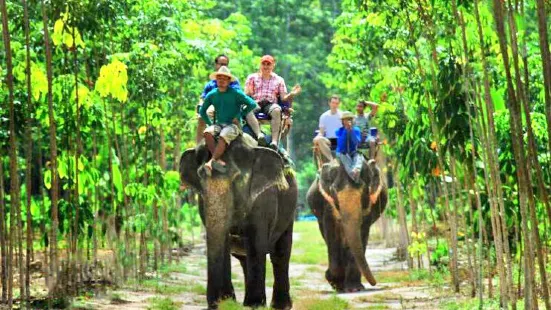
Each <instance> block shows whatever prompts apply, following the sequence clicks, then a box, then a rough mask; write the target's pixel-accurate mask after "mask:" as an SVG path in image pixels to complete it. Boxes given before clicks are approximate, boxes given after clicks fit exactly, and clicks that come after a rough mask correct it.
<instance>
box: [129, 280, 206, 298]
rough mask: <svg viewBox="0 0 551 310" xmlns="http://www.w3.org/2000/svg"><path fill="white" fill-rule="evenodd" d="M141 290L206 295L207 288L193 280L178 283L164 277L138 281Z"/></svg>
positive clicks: (169, 293)
mask: <svg viewBox="0 0 551 310" xmlns="http://www.w3.org/2000/svg"><path fill="white" fill-rule="evenodd" d="M137 285H138V287H139V289H140V290H143V289H145V290H148V291H152V292H155V293H156V294H161V295H177V294H182V293H194V294H200V295H205V294H206V293H207V289H206V288H205V286H204V285H203V284H199V283H195V282H192V281H184V282H178V283H167V282H163V280H162V279H149V280H145V281H142V282H139V283H137Z"/></svg>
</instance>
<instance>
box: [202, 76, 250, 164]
mask: <svg viewBox="0 0 551 310" xmlns="http://www.w3.org/2000/svg"><path fill="white" fill-rule="evenodd" d="M211 78H212V79H216V82H217V88H216V89H214V90H212V91H211V92H209V94H208V95H207V96H206V97H205V101H204V103H203V105H202V106H201V109H200V110H199V114H200V115H201V118H202V119H203V120H204V121H205V123H206V124H207V125H209V127H207V128H206V129H205V131H204V137H205V142H206V144H207V147H208V148H209V151H210V153H211V154H212V158H211V160H210V161H208V162H207V163H206V164H205V167H206V168H207V173H209V174H210V172H211V171H212V169H213V168H215V169H217V170H219V171H220V172H224V171H225V170H226V163H225V162H224V161H223V160H222V159H221V157H222V155H223V154H224V151H225V150H226V147H227V146H228V145H229V144H230V143H231V142H232V141H233V140H235V138H237V136H239V135H240V134H241V129H240V127H239V119H240V117H241V113H242V111H241V107H242V106H246V108H245V111H244V112H243V114H248V113H250V112H252V111H253V110H254V109H255V108H256V103H255V102H254V101H253V100H252V99H251V98H250V97H248V96H246V95H245V94H244V93H243V92H241V91H240V90H236V89H234V88H231V87H228V86H229V84H230V82H232V81H235V80H236V79H235V77H234V76H233V75H232V74H231V72H230V70H229V69H228V68H227V67H220V69H219V70H218V71H217V72H214V73H212V74H211ZM210 106H214V108H215V116H216V117H215V122H214V123H213V122H212V121H211V119H210V118H209V116H208V114H207V110H208V108H209V107H210ZM252 121H253V122H257V120H256V118H255V119H254V120H252ZM257 126H258V123H257ZM216 137H220V138H219V139H218V143H216V141H215V138H216Z"/></svg>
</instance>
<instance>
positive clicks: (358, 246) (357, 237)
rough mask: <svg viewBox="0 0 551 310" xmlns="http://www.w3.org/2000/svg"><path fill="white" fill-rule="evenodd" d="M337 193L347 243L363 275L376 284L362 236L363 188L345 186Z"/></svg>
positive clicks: (372, 283) (370, 282)
mask: <svg viewBox="0 0 551 310" xmlns="http://www.w3.org/2000/svg"><path fill="white" fill-rule="evenodd" d="M337 195H338V200H339V206H340V213H341V217H342V228H343V232H344V237H345V239H346V243H347V245H348V247H349V248H350V252H351V253H352V256H353V257H354V260H355V261H356V265H357V266H358V269H360V271H361V273H362V275H363V276H364V277H365V278H366V280H367V282H369V284H371V285H376V284H377V281H376V280H375V278H374V277H373V274H372V273H371V270H370V269H369V265H368V264H367V260H366V259H365V249H364V247H363V240H362V236H361V231H362V230H361V229H362V218H363V217H362V205H361V197H362V190H361V189H352V188H345V189H344V190H343V191H341V192H340V193H338V194H337Z"/></svg>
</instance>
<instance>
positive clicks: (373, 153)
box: [369, 140, 377, 159]
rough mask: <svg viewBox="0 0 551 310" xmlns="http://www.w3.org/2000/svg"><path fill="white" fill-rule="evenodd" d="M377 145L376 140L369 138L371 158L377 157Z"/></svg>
mask: <svg viewBox="0 0 551 310" xmlns="http://www.w3.org/2000/svg"><path fill="white" fill-rule="evenodd" d="M376 147H377V142H376V141H375V140H369V159H375V155H376V154H375V151H376V150H375V148H376Z"/></svg>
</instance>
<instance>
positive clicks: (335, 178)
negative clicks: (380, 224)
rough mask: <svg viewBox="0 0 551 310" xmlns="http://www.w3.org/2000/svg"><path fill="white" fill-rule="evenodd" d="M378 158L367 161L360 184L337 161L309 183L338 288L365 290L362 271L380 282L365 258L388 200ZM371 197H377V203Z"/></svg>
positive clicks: (328, 274)
mask: <svg viewBox="0 0 551 310" xmlns="http://www.w3.org/2000/svg"><path fill="white" fill-rule="evenodd" d="M381 176H382V174H381V172H380V170H379V168H378V166H377V165H376V163H375V161H369V162H364V164H363V167H362V171H361V177H360V179H361V180H360V182H359V184H356V183H354V182H353V181H352V180H351V179H350V177H349V176H348V174H347V173H346V171H345V170H344V167H342V165H340V164H339V163H338V162H337V161H333V162H331V163H329V164H325V165H324V166H323V167H322V170H321V173H320V176H319V177H318V178H316V180H315V181H314V182H313V183H312V185H311V186H310V189H309V190H308V194H307V200H308V204H309V206H310V208H311V210H312V212H313V213H314V215H315V216H316V217H317V219H318V225H319V229H320V232H321V234H322V236H323V239H324V240H325V243H326V245H327V252H328V257H329V268H328V269H327V271H326V273H325V278H326V279H327V281H328V282H329V283H330V284H331V286H333V288H334V289H336V290H337V291H339V292H355V291H358V290H363V289H364V286H363V285H362V282H361V278H362V275H363V276H364V277H365V278H366V280H367V281H368V282H369V283H370V284H371V285H375V284H376V283H377V282H376V280H375V278H374V277H373V274H372V273H371V270H370V269H369V265H368V263H367V261H366V259H365V249H366V246H367V241H368V238H369V229H370V227H371V225H372V224H373V223H374V222H375V221H376V220H377V219H378V218H379V217H380V215H381V213H382V212H383V211H384V208H385V206H386V203H387V199H388V196H387V187H386V184H385V183H384V181H383V179H382V177H381ZM372 201H375V202H374V203H373V202H372Z"/></svg>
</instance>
